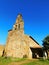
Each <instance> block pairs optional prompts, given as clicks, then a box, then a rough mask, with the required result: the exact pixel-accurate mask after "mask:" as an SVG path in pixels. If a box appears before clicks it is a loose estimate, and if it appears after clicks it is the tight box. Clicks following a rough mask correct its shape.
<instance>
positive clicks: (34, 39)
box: [29, 36, 39, 45]
mask: <svg viewBox="0 0 49 65" xmlns="http://www.w3.org/2000/svg"><path fill="white" fill-rule="evenodd" d="M29 37H30V38H31V39H32V40H34V41H35V42H36V43H37V44H38V45H39V43H38V42H37V41H36V40H35V39H34V38H33V37H31V36H29Z"/></svg>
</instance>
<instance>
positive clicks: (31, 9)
mask: <svg viewBox="0 0 49 65" xmlns="http://www.w3.org/2000/svg"><path fill="white" fill-rule="evenodd" d="M18 13H22V15H23V19H24V25H25V26H24V30H25V34H28V35H30V36H32V37H33V38H34V39H35V40H36V41H37V42H38V43H39V44H40V45H42V40H43V39H44V37H45V36H46V35H48V34H49V0H0V44H5V43H6V39H7V36H8V30H9V29H12V27H13V24H14V23H15V20H16V16H17V14H18Z"/></svg>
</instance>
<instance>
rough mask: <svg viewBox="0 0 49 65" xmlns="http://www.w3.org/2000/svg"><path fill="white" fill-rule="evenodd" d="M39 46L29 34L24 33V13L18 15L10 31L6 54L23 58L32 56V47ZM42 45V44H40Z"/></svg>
mask: <svg viewBox="0 0 49 65" xmlns="http://www.w3.org/2000/svg"><path fill="white" fill-rule="evenodd" d="M34 46H37V47H38V46H39V45H38V44H37V43H36V42H35V41H34V40H32V39H31V38H30V37H29V36H28V35H25V34H24V22H23V20H22V15H20V14H19V15H18V17H17V19H16V23H15V24H14V25H13V29H12V30H10V31H9V32H8V38H7V42H6V46H5V56H7V57H9V56H10V57H18V58H23V57H24V56H25V55H26V56H27V57H28V58H32V52H31V49H30V47H34ZM39 47H40V46H39Z"/></svg>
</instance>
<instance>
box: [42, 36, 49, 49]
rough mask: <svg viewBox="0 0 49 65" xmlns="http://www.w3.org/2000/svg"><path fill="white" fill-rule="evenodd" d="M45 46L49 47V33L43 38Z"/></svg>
mask: <svg viewBox="0 0 49 65" xmlns="http://www.w3.org/2000/svg"><path fill="white" fill-rule="evenodd" d="M43 46H44V47H45V48H46V49H49V35H48V36H46V37H45V38H44V40H43Z"/></svg>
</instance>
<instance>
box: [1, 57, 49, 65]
mask: <svg viewBox="0 0 49 65" xmlns="http://www.w3.org/2000/svg"><path fill="white" fill-rule="evenodd" d="M25 60H27V61H28V63H27V62H26V61H25ZM21 61H22V62H25V63H22V64H21V65H49V59H47V60H43V59H39V60H29V59H26V58H21V59H20V58H5V57H0V65H8V64H9V63H11V62H12V63H13V62H15V63H17V62H18V63H21ZM29 61H30V62H29Z"/></svg>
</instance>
